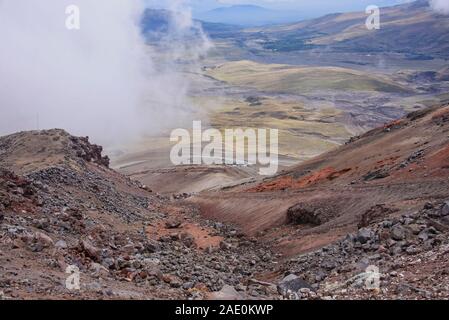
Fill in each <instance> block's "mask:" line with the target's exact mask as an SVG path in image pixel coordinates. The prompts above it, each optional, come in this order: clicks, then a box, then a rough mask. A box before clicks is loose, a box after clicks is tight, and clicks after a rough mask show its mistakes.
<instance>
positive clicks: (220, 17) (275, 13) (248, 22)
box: [196, 5, 304, 27]
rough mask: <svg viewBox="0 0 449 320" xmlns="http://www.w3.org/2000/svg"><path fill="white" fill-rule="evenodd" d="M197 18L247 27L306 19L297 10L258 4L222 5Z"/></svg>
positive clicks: (200, 14)
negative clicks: (278, 8) (266, 6)
mask: <svg viewBox="0 0 449 320" xmlns="http://www.w3.org/2000/svg"><path fill="white" fill-rule="evenodd" d="M196 18H197V19H199V20H203V21H205V22H213V23H224V24H231V25H238V26H246V27H249V26H261V25H269V24H278V23H289V22H294V21H299V20H302V19H304V17H303V16H301V14H300V13H299V12H297V11H285V10H273V9H268V8H265V7H262V6H256V5H233V6H229V7H220V8H216V9H212V10H209V11H206V12H203V13H199V14H197V15H196Z"/></svg>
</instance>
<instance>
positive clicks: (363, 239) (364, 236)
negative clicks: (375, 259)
mask: <svg viewBox="0 0 449 320" xmlns="http://www.w3.org/2000/svg"><path fill="white" fill-rule="evenodd" d="M373 237H374V232H373V231H372V230H371V229H369V228H362V229H360V230H359V232H358V233H357V240H358V241H359V242H360V243H361V244H364V243H367V242H368V241H369V240H371V238H373Z"/></svg>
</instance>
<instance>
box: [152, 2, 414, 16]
mask: <svg viewBox="0 0 449 320" xmlns="http://www.w3.org/2000/svg"><path fill="white" fill-rule="evenodd" d="M147 1H148V2H149V3H151V4H152V5H153V6H158V7H160V6H163V4H161V3H164V2H183V1H182V0H162V1H161V0H147ZM184 2H186V3H189V5H190V6H191V7H192V8H193V11H194V13H199V12H204V11H207V10H210V9H213V8H217V7H222V6H229V5H238V4H254V5H259V6H263V7H266V8H271V9H277V10H297V11H298V12H301V13H302V15H304V16H318V15H322V14H327V13H334V12H343V11H353V10H364V9H365V8H366V7H367V6H368V5H373V4H374V5H378V6H379V7H382V6H390V5H395V4H399V3H404V2H410V1H409V0H314V1H310V0H186V1H184Z"/></svg>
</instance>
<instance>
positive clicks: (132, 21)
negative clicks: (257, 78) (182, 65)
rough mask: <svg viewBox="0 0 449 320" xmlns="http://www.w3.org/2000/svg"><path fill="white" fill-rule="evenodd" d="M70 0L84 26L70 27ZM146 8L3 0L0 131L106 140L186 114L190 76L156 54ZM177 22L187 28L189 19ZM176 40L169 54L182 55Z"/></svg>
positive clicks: (177, 27) (113, 2) (175, 29)
mask: <svg viewBox="0 0 449 320" xmlns="http://www.w3.org/2000/svg"><path fill="white" fill-rule="evenodd" d="M68 5H77V6H79V8H80V18H81V19H80V21H81V28H80V30H68V29H67V28H66V25H65V21H66V19H67V17H68V16H67V15H66V7H67V6H68ZM144 10H145V6H144V1H132V2H131V1H130V2H123V1H120V0H110V1H106V0H101V1H88V0H76V1H67V0H63V1H60V0H48V1H33V2H29V1H9V0H7V1H2V2H0V37H1V38H2V44H1V45H0V70H1V72H0V112H1V114H2V117H1V118H0V134H6V133H12V132H15V131H19V130H27V129H38V128H39V129H45V128H55V127H57V128H64V129H66V130H70V131H71V132H74V133H75V134H82V135H86V134H87V135H90V136H92V137H93V138H94V139H95V140H96V141H99V142H101V143H103V144H109V143H111V142H112V141H114V142H116V141H118V140H126V139H128V138H131V137H136V136H137V135H140V134H142V133H152V132H158V131H160V130H162V129H164V128H166V127H168V126H170V125H172V124H174V123H176V121H178V120H180V119H182V118H183V117H185V115H186V113H188V112H189V108H190V106H188V105H187V103H186V101H185V95H186V92H187V91H188V86H189V82H188V80H187V79H186V78H185V77H183V75H181V74H179V73H177V68H176V67H175V66H173V65H171V64H170V65H161V63H165V62H164V61H162V62H160V61H156V57H155V53H154V50H153V49H152V48H150V47H148V46H147V44H146V39H145V38H144V37H143V35H142V32H141V25H140V23H141V18H142V14H143V12H144ZM177 12H181V10H178V11H177ZM175 22H176V23H175V24H174V25H173V26H172V29H171V32H172V33H176V34H181V35H182V34H183V33H182V30H184V29H185V28H187V27H188V25H189V23H190V22H191V18H190V16H189V14H188V13H187V14H181V13H180V14H179V15H177V19H176V21H175ZM177 40H178V42H177V43H176V45H175V44H173V45H172V46H171V47H170V48H168V49H169V50H170V52H169V53H170V56H171V57H177V56H183V55H184V54H185V50H186V48H185V47H184V46H183V42H182V41H183V38H182V37H178V39H177ZM201 49H203V48H202V47H201Z"/></svg>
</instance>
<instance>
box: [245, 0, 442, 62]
mask: <svg viewBox="0 0 449 320" xmlns="http://www.w3.org/2000/svg"><path fill="white" fill-rule="evenodd" d="M366 18H367V14H366V13H365V12H351V13H336V14H330V15H326V16H324V17H321V18H318V19H313V20H307V21H301V22H298V23H293V24H284V25H276V26H267V27H261V28H253V29H252V30H250V31H251V32H252V35H254V36H257V35H263V37H264V38H265V39H266V41H265V44H264V47H265V49H269V50H273V51H281V52H282V51H283V52H293V51H302V50H309V49H314V50H315V49H320V48H325V50H327V51H328V52H329V51H333V52H360V53H366V54H369V53H376V52H394V53H399V54H402V55H405V56H406V58H407V59H410V60H430V59H434V58H444V59H449V16H447V15H442V14H439V13H436V12H435V11H433V10H431V8H430V6H429V3H428V1H427V0H418V1H415V2H411V3H406V4H402V5H397V6H393V7H386V8H381V27H380V30H368V28H366V26H365V21H366ZM246 35H247V36H250V35H248V33H246Z"/></svg>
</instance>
